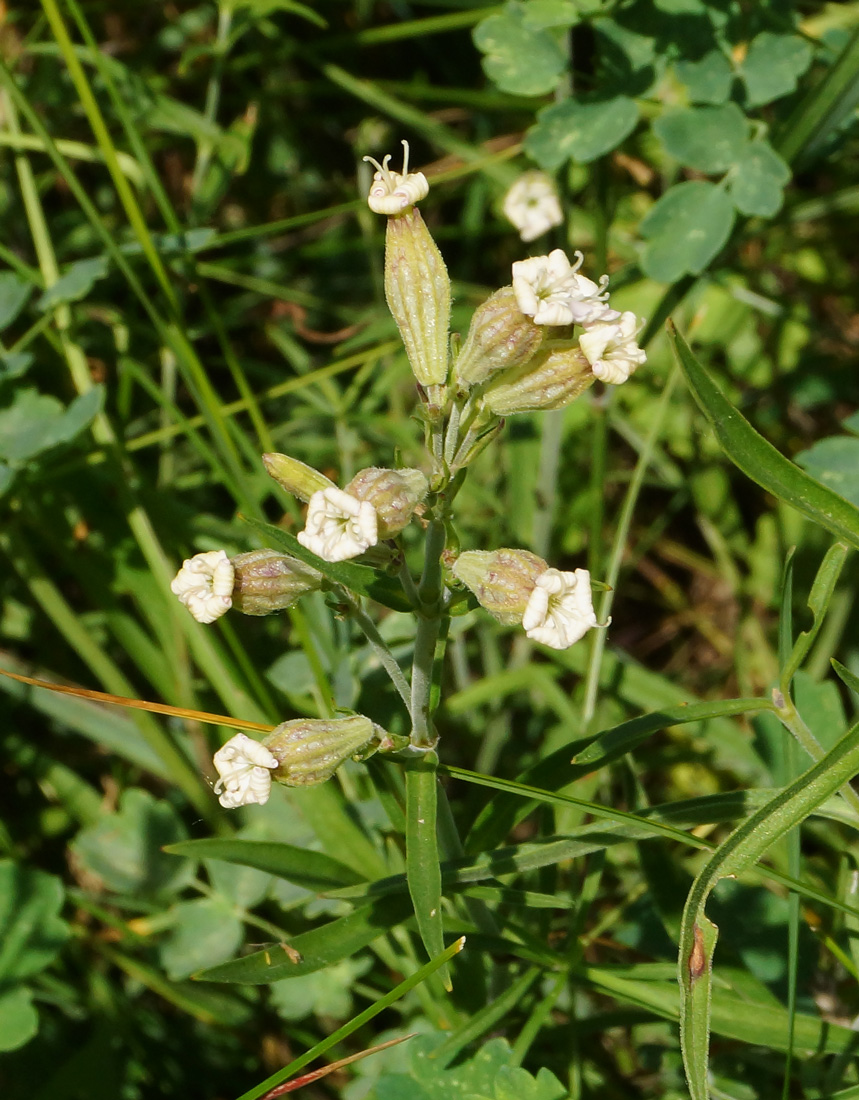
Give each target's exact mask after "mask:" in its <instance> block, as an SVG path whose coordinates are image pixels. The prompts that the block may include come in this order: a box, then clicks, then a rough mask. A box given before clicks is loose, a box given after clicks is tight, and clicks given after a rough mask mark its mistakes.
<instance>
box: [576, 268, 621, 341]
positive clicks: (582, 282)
mask: <svg viewBox="0 0 859 1100" xmlns="http://www.w3.org/2000/svg"><path fill="white" fill-rule="evenodd" d="M583 260H584V256H582V254H581V252H577V253H576V266H575V267H573V268H572V269H571V275H570V281H571V283H572V287H571V290H570V312H571V313H572V315H573V320H574V321H575V323H576V324H577V325H592V324H593V323H594V322H595V321H616V320H617V319H618V318H619V317H620V314H619V313H618V311H617V310H616V309H611V308H610V306H609V304H608V291H607V290H606V287H607V286H608V275H602V276H601V277H600V281H599V283H595V282H594V281H593V279H588V278H587V277H586V276H584V275H579V274H577V272H578V269H579V268H580V267H581V265H582V261H583Z"/></svg>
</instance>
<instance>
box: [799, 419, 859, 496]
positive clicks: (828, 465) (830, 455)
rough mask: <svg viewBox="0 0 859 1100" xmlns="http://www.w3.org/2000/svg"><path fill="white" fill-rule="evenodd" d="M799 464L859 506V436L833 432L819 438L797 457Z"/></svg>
mask: <svg viewBox="0 0 859 1100" xmlns="http://www.w3.org/2000/svg"><path fill="white" fill-rule="evenodd" d="M796 462H797V465H799V466H801V467H802V468H803V470H807V471H808V472H809V473H810V474H811V475H812V477H815V478H816V479H817V480H818V481H820V482H822V483H823V484H824V485H828V486H829V488H830V489H832V490H834V492H836V493H838V494H839V496H842V497H844V499H845V500H849V501H850V503H851V504H855V505H856V506H857V507H859V477H857V475H856V471H857V470H859V439H857V438H856V437H855V436H849V435H832V436H829V437H828V438H827V439H819V440H818V441H817V442H816V443H814V444H812V446H811V447H809V448H808V450H807V451H800V453H799V454H798V455H797V456H796Z"/></svg>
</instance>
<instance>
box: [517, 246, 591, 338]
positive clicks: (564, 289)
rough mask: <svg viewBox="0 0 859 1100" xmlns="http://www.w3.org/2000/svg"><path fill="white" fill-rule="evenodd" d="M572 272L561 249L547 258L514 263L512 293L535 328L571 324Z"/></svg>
mask: <svg viewBox="0 0 859 1100" xmlns="http://www.w3.org/2000/svg"><path fill="white" fill-rule="evenodd" d="M577 266H578V265H577ZM575 271H576V268H573V267H571V266H570V261H569V260H568V259H567V257H566V255H565V253H564V251H563V249H560V248H556V249H554V250H553V251H552V252H550V253H549V255H548V256H532V257H531V259H529V260H517V261H516V263H514V264H513V291H514V293H515V295H516V301H517V303H518V305H519V308H520V309H521V310H522V312H523V313H524V314H526V315H527V316H528V317H533V319H534V323H535V324H537V325H570V324H572V323H573V314H572V311H571V309H570V298H571V291H572V279H573V278H574V276H575Z"/></svg>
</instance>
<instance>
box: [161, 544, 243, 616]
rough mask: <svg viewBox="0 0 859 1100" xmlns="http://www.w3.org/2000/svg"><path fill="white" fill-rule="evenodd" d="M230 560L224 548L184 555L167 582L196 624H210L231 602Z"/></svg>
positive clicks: (233, 577)
mask: <svg viewBox="0 0 859 1100" xmlns="http://www.w3.org/2000/svg"><path fill="white" fill-rule="evenodd" d="M234 579H235V570H234V569H233V563H232V562H231V561H230V559H229V558H228V557H227V555H226V551H224V550H209V551H207V552H206V553H205V554H195V555H194V557H193V558H186V559H185V561H184V562H182V568H181V569H180V570H179V572H178V573H177V574H176V576H175V577H174V578H173V580H172V581H171V582H170V591H171V592H173V593H175V595H177V596H178V597H179V599H180V600H181V602H182V603H183V604H184V605H185V606H186V607H187V608H188V610H189V611H190V612H191V614H192V615H193V616H194V618H195V619H196V620H197V622H198V623H213V622H214V621H215V619H220V617H221V616H222V615H223V614H224V613H225V612H227V611H229V610H230V608H231V607H232V604H233V600H232V595H233V581H234Z"/></svg>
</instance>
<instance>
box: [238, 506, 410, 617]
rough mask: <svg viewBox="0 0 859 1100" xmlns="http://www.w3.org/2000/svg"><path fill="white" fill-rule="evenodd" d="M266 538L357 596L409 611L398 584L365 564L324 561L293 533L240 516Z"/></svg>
mask: <svg viewBox="0 0 859 1100" xmlns="http://www.w3.org/2000/svg"><path fill="white" fill-rule="evenodd" d="M242 518H243V519H244V521H245V523H247V524H248V525H249V526H250V527H252V528H253V529H254V530H255V531H256V532H257V533H258V534H259V535H261V536H262V537H263V538H264V539H265V540H266V544H267V545H268V546H270V547H272V548H273V549H274V550H282V551H283V552H284V553H286V554H292V556H293V557H294V558H298V560H299V561H303V562H304V563H305V564H306V565H312V566H313V567H314V569H318V570H319V572H320V573H322V574H323V575H324V576H326V577H327V578H328V579H329V580H330V581H334V582H335V583H336V584H342V585H343V587H344V588H348V589H349V590H350V591H351V592H355V593H357V594H358V595H359V596H368V597H369V598H370V599H371V600H375V601H376V603H380V604H382V606H383V607H389V608H391V610H392V611H410V610H411V605H410V603H409V601H408V600H407V599H406V596H405V594H404V593H403V590H402V588H401V587H400V585H399V583H398V582H397V581H395V580H393V579H392V578H391V577H388V576H385V574H384V573H377V572H376V570H375V569H371V568H370V567H369V566H367V565H356V564H355V563H354V562H349V561H336V562H330V561H323V560H322V558H319V557H317V556H316V554H314V553H313V551H312V550H307V549H306V548H305V547H304V546H302V545H301V543H300V542H299V541H298V539H297V538H296V537H295V535H291V534H290V533H289V532H288V531H284V530H282V529H281V528H280V527H274V526H273V525H272V524H270V523H262V522H261V521H260V520H257V519H253V518H251V517H249V516H243V517H242Z"/></svg>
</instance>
